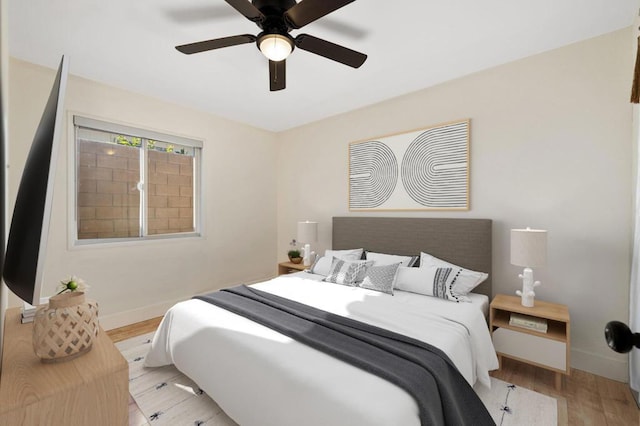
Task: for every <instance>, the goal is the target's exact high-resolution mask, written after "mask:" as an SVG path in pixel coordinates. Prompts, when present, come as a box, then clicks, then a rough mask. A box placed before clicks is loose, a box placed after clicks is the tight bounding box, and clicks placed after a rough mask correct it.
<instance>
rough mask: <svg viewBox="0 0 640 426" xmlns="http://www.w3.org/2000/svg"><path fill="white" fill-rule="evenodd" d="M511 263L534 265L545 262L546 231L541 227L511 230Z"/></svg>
mask: <svg viewBox="0 0 640 426" xmlns="http://www.w3.org/2000/svg"><path fill="white" fill-rule="evenodd" d="M511 264H513V265H517V266H525V267H529V268H531V267H534V266H545V265H546V264H547V231H543V230H541V229H529V228H527V229H512V230H511Z"/></svg>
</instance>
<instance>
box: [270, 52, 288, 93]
mask: <svg viewBox="0 0 640 426" xmlns="http://www.w3.org/2000/svg"><path fill="white" fill-rule="evenodd" d="M286 80H287V60H286V59H283V60H282V61H278V62H275V61H269V85H270V87H269V89H270V90H271V91H272V92H275V91H276V90H282V89H284V88H285V87H287V81H286Z"/></svg>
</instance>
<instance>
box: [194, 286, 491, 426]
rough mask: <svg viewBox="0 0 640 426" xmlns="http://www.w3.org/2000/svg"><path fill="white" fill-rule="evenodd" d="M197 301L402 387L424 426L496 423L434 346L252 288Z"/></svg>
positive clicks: (239, 287) (237, 289)
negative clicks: (417, 409) (416, 404)
mask: <svg viewBox="0 0 640 426" xmlns="http://www.w3.org/2000/svg"><path fill="white" fill-rule="evenodd" d="M195 298H196V299H201V300H204V301H206V302H209V303H212V304H214V305H216V306H219V307H221V308H224V309H226V310H228V311H230V312H233V313H236V314H238V315H241V316H243V317H246V318H248V319H250V320H252V321H254V322H257V323H259V324H262V325H264V326H266V327H269V328H271V329H273V330H276V331H278V332H279V333H281V334H284V335H285V336H288V337H290V338H292V339H294V340H297V341H299V342H301V343H304V344H306V345H308V346H311V347H313V348H315V349H317V350H319V351H322V352H324V353H326V354H329V355H331V356H333V357H335V358H338V359H340V360H342V361H345V362H348V363H349V364H352V365H354V366H356V367H358V368H361V369H362V370H365V371H367V372H369V373H372V374H375V375H377V376H379V377H381V378H383V379H385V380H387V381H389V382H391V383H393V384H395V385H397V386H399V387H400V388H402V389H404V390H405V391H407V392H408V393H409V394H410V395H411V396H412V397H413V398H415V400H416V402H417V403H418V406H419V409H420V422H421V424H422V425H423V426H427V425H434V426H442V425H452V426H453V425H455V426H462V425H474V426H478V425H495V423H494V421H493V420H492V418H491V416H490V415H489V412H488V411H487V409H486V408H485V406H484V404H483V403H482V401H481V400H480V398H478V396H477V395H476V393H475V391H474V390H473V389H472V388H471V386H469V384H468V383H467V381H466V380H465V379H464V377H462V375H461V374H460V373H459V372H458V370H457V368H456V367H455V366H454V365H453V363H452V362H451V360H450V359H449V357H448V356H447V355H446V354H445V353H444V352H442V351H441V350H440V349H438V348H436V347H434V346H432V345H429V344H427V343H424V342H421V341H419V340H416V339H413V338H410V337H407V336H403V335H401V334H397V333H393V332H391V331H388V330H385V329H382V328H379V327H374V326H371V325H369V324H365V323H362V322H360V321H355V320H352V319H350V318H346V317H342V316H340V315H335V314H332V313H329V312H326V311H323V310H320V309H317V308H314V307H311V306H308V305H304V304H302V303H298V302H295V301H292V300H289V299H285V298H282V297H279V296H275V295H273V294H270V293H266V292H263V291H260V290H256V289H254V288H249V287H247V286H238V287H234V288H230V289H224V290H221V291H218V292H215V293H210V294H207V295H204V296H196V297H195Z"/></svg>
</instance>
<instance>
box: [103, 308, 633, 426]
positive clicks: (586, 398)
mask: <svg viewBox="0 0 640 426" xmlns="http://www.w3.org/2000/svg"><path fill="white" fill-rule="evenodd" d="M160 320H161V318H154V319H151V320H148V321H144V322H141V323H137V324H132V325H130V326H126V327H123V328H118V329H115V330H110V331H107V334H108V335H109V337H111V339H112V340H113V341H114V342H119V341H121V340H126V339H128V338H130V337H134V336H138V335H140V334H144V333H148V332H151V331H154V330H155V329H156V328H157V327H158V324H159V323H160ZM492 376H494V377H496V378H498V379H500V380H504V381H506V382H510V383H513V384H515V385H517V386H522V387H524V388H527V389H532V390H534V391H536V392H540V393H542V394H545V395H549V396H553V397H554V398H557V399H558V401H559V402H560V401H566V410H564V409H562V408H561V409H560V410H559V413H558V420H559V421H558V424H559V425H570V426H574V425H576V426H578V425H585V426H591V425H593V426H638V425H640V409H638V406H637V405H636V403H635V401H634V400H633V396H632V395H631V391H630V390H629V386H628V385H627V384H626V383H621V382H617V381H615V380H610V379H606V378H604V377H601V376H596V375H595V374H591V373H587V372H584V371H581V370H576V369H572V370H571V376H569V377H566V378H565V379H564V383H563V387H562V390H560V391H557V390H556V389H555V388H554V374H553V373H552V372H550V371H547V370H544V369H542V368H538V367H533V366H530V365H527V364H523V363H520V362H517V361H512V360H509V359H506V358H505V359H503V362H502V370H500V371H495V372H493V373H492ZM558 406H559V407H564V406H565V404H558ZM146 424H147V421H146V419H145V418H144V416H143V415H142V413H141V412H140V410H139V409H138V406H137V405H136V403H135V402H134V401H133V399H131V398H130V399H129V425H130V426H140V425H146Z"/></svg>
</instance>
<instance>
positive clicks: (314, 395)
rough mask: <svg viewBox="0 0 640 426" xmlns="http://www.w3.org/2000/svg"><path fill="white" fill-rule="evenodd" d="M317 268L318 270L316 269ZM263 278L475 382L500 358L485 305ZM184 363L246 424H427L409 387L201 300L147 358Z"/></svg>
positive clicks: (170, 322)
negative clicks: (399, 339) (416, 348)
mask: <svg viewBox="0 0 640 426" xmlns="http://www.w3.org/2000/svg"><path fill="white" fill-rule="evenodd" d="M309 277H310V278H311V276H309ZM253 287H255V288H257V289H260V290H263V291H267V292H269V293H273V294H276V295H279V296H283V297H286V298H289V299H292V300H296V301H298V302H301V303H304V304H307V305H311V306H315V307H317V308H320V309H323V310H325V311H329V312H333V313H335V314H338V315H343V316H348V317H350V318H353V319H356V320H358V321H362V322H365V323H368V324H371V325H375V326H378V327H382V328H385V329H388V330H391V331H394V332H397V333H401V334H404V335H407V336H410V337H413V338H416V339H419V340H422V341H425V342H427V343H430V344H432V345H434V346H436V347H438V348H440V349H442V350H443V351H444V352H445V353H446V354H447V355H448V356H449V358H451V360H452V361H453V363H454V364H455V365H456V367H457V368H458V370H459V371H460V373H461V374H462V375H463V376H464V377H465V379H466V380H467V381H468V382H469V384H470V385H473V384H474V383H475V382H476V380H478V381H480V382H481V383H483V384H486V385H487V386H489V384H490V381H489V374H488V372H489V371H490V370H493V369H496V368H498V360H497V357H496V354H495V350H494V348H493V345H492V343H491V337H490V334H489V330H488V328H487V324H486V320H485V317H484V314H483V313H482V307H481V306H480V305H481V304H480V305H479V304H471V303H453V302H449V301H445V300H441V299H437V298H433V297H428V296H421V295H417V294H413V293H407V292H400V291H397V292H396V293H395V294H394V295H393V296H391V295H388V294H384V293H379V292H375V291H371V290H366V289H362V288H356V287H346V286H342V285H337V284H330V283H325V282H318V281H314V280H313V279H305V278H301V275H300V274H298V276H295V277H291V276H281V277H278V278H275V279H273V280H271V281H267V282H264V283H260V284H255V285H253ZM167 364H175V366H176V367H177V368H178V369H179V370H180V371H182V372H183V373H184V374H186V375H187V376H189V377H190V378H191V379H193V380H194V381H195V382H196V383H198V385H199V386H200V387H201V388H202V389H203V390H204V391H205V392H206V393H207V394H209V395H210V396H211V397H212V398H213V399H214V400H215V401H216V402H217V403H218V404H219V405H220V406H221V407H222V408H223V409H224V411H225V412H226V413H227V414H228V415H229V416H230V417H232V418H233V419H234V420H235V421H236V422H238V423H239V424H240V425H242V426H270V425H273V426H287V425H291V426H298V425H305V426H316V425H317V426H326V425H336V426H337V425H345V426H346V425H349V426H377V425H379V426H383V425H384V426H388V425H403V426H411V425H416V426H417V425H419V424H420V421H419V418H418V406H417V404H416V402H415V401H414V399H413V398H412V397H411V396H410V395H409V394H408V393H406V392H405V391H404V390H402V389H401V388H399V387H397V386H396V385H393V384H391V383H389V382H387V381H386V380H384V379H381V378H379V377H377V376H374V375H372V374H370V373H367V372H365V371H363V370H360V369H359V368H356V367H353V366H351V365H349V364H346V363H344V362H342V361H340V360H337V359H335V358H333V357H331V356H329V355H326V354H324V353H322V352H318V351H316V350H315V349H312V348H309V347H307V346H305V345H303V344H301V343H298V342H296V341H293V340H292V339H290V338H288V337H286V336H284V335H282V334H280V333H278V332H276V331H273V330H271V329H269V328H266V327H264V326H262V325H259V324H256V323H254V322H252V321H250V320H248V319H246V318H244V317H241V316H238V315H236V314H233V313H231V312H228V311H226V310H224V309H221V308H218V307H216V306H213V305H211V304H209V303H207V302H204V301H201V300H196V299H194V300H188V301H185V302H181V303H178V304H176V305H175V306H173V307H172V308H171V309H170V310H169V311H168V312H167V314H166V315H165V317H164V319H163V320H162V323H161V324H160V327H159V329H158V331H157V332H156V335H155V337H154V339H153V344H152V348H151V350H150V352H149V354H148V355H147V357H146V359H145V365H146V366H148V367H158V366H162V365H167Z"/></svg>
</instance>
